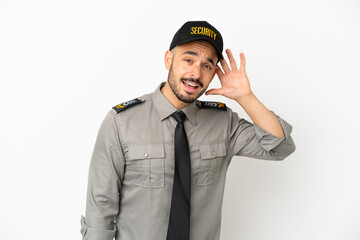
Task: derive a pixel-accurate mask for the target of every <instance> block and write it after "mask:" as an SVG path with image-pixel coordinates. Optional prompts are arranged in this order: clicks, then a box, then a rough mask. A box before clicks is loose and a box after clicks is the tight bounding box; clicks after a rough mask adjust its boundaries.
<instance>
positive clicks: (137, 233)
mask: <svg viewBox="0 0 360 240" xmlns="http://www.w3.org/2000/svg"><path fill="white" fill-rule="evenodd" d="M161 86H162V85H160V86H159V87H158V88H157V89H156V91H155V92H154V93H151V94H147V95H144V96H142V97H139V98H138V99H139V100H141V101H142V103H139V104H136V105H134V106H131V107H129V108H128V109H125V110H123V111H121V112H120V113H117V112H116V111H115V110H114V109H112V110H111V111H110V112H109V113H108V114H107V116H106V118H105V120H104V121H103V123H102V125H101V127H100V130H99V133H98V136H97V140H96V143H95V148H94V151H93V154H92V158H91V163H90V170H89V182H88V193H87V204H86V214H85V218H84V217H83V216H82V217H81V225H82V228H81V233H82V235H83V239H88V240H110V239H113V237H114V236H115V239H117V240H145V239H146V240H165V239H166V234H167V229H168V222H169V212H170V204H171V195H172V186H173V175H174V133H175V127H176V124H177V123H176V121H175V120H174V119H173V118H172V117H171V116H170V115H171V114H172V113H174V112H175V111H177V109H176V108H174V107H173V106H172V105H171V103H170V102H169V101H168V100H167V99H166V98H165V97H164V95H163V94H162V93H161V91H160V88H161ZM183 112H184V113H185V114H186V117H187V119H186V120H185V122H184V124H185V130H186V134H187V137H188V142H189V149H190V159H191V213H190V226H191V227H190V239H191V240H218V239H219V238H220V225H221V207H222V201H223V193H224V186H225V177H226V171H227V168H228V166H229V164H230V161H231V158H232V157H233V156H234V155H237V156H247V157H252V158H258V159H268V160H282V159H284V158H285V157H287V156H288V155H289V154H291V153H292V152H293V151H294V150H295V145H294V142H293V140H292V138H291V136H290V133H291V130H292V127H291V125H289V124H288V123H287V122H286V121H284V120H283V119H281V118H280V117H279V116H277V115H276V117H277V118H278V119H279V121H280V124H281V126H282V128H283V130H284V132H285V137H283V138H277V137H275V136H273V135H271V134H270V133H268V132H266V131H264V130H262V129H261V128H260V127H258V126H257V125H256V124H253V123H250V122H248V121H246V120H245V119H242V118H239V116H238V115H237V113H235V112H233V111H232V110H231V109H230V108H227V111H221V110H217V109H206V108H200V107H198V106H197V105H196V102H194V103H192V104H190V105H188V106H187V107H185V108H184V109H183Z"/></svg>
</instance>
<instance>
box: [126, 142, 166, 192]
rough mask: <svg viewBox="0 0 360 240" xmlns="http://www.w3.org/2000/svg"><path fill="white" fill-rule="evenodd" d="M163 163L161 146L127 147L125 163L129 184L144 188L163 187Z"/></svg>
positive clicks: (163, 153)
mask: <svg viewBox="0 0 360 240" xmlns="http://www.w3.org/2000/svg"><path fill="white" fill-rule="evenodd" d="M164 162H165V152H164V146H163V145H162V144H146V145H136V146H129V147H128V152H127V161H126V171H127V172H128V174H127V175H128V180H129V183H132V184H133V185H137V186H140V187H146V188H159V187H164V186H165V167H164Z"/></svg>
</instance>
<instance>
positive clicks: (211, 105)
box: [196, 101, 227, 111]
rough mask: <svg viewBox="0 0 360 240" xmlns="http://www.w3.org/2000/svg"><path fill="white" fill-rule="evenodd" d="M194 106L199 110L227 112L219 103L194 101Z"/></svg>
mask: <svg viewBox="0 0 360 240" xmlns="http://www.w3.org/2000/svg"><path fill="white" fill-rule="evenodd" d="M196 105H197V106H198V107H199V108H211V109H216V110H222V111H227V108H226V105H225V103H221V102H206V101H196Z"/></svg>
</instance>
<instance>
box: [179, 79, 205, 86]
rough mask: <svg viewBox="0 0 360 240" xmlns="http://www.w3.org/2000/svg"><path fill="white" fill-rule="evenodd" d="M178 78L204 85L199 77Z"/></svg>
mask: <svg viewBox="0 0 360 240" xmlns="http://www.w3.org/2000/svg"><path fill="white" fill-rule="evenodd" d="M180 80H182V81H189V82H193V83H196V84H199V85H200V87H203V86H204V85H203V84H202V83H201V82H200V78H198V79H195V78H180Z"/></svg>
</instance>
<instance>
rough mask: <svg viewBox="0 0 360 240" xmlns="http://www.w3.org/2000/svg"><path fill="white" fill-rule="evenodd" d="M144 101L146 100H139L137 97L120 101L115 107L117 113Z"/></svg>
mask: <svg viewBox="0 0 360 240" xmlns="http://www.w3.org/2000/svg"><path fill="white" fill-rule="evenodd" d="M142 102H144V100H139V99H137V98H135V99H133V100H130V101H127V102H123V103H120V104H119V105H116V106H115V107H113V109H115V111H116V112H117V113H119V112H121V111H123V110H124V109H126V108H129V107H132V106H134V105H136V104H139V103H142Z"/></svg>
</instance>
